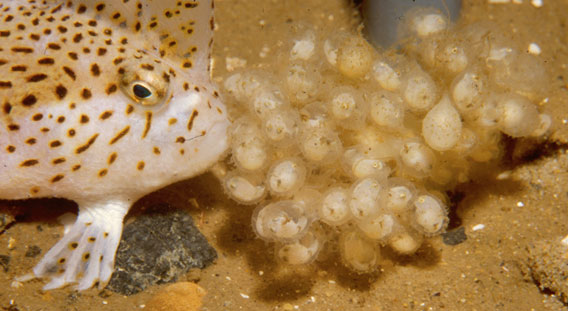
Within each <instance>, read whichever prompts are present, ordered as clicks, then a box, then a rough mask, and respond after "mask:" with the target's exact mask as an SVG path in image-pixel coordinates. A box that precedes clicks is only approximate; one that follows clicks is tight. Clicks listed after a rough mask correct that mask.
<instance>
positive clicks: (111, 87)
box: [105, 83, 118, 95]
mask: <svg viewBox="0 0 568 311" xmlns="http://www.w3.org/2000/svg"><path fill="white" fill-rule="evenodd" d="M116 90H118V87H117V86H116V84H114V83H112V84H110V85H109V86H107V88H106V90H105V92H106V93H107V95H110V94H112V93H114V92H116Z"/></svg>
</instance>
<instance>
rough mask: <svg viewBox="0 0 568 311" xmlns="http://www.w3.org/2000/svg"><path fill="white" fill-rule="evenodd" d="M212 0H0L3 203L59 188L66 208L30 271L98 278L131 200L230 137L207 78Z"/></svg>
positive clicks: (56, 280) (195, 168) (107, 271)
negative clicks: (60, 226) (55, 236)
mask: <svg viewBox="0 0 568 311" xmlns="http://www.w3.org/2000/svg"><path fill="white" fill-rule="evenodd" d="M213 10H214V3H213V1H212V0H144V1H136V0H65V1H61V0H57V1H55V0H41V1H40V0H4V1H2V2H1V3H0V176H1V178H0V199H4V200H23V199H30V198H44V197H56V198H66V199H70V200H73V201H75V202H76V203H77V205H78V215H77V218H76V220H75V222H74V224H72V226H71V227H70V229H69V230H68V231H67V232H66V233H65V234H64V235H63V237H62V238H61V239H60V240H59V241H58V242H57V243H56V244H55V245H54V246H53V247H52V248H51V249H50V250H49V251H48V252H47V253H46V254H45V255H44V257H43V258H42V259H41V260H40V261H39V263H38V264H37V265H36V266H35V267H34V268H33V273H30V274H29V275H28V277H30V278H48V281H49V282H47V284H45V286H44V289H45V290H49V289H55V288H60V287H63V286H67V285H70V284H73V286H75V287H76V289H78V290H85V289H88V288H91V287H93V286H94V285H95V284H98V285H99V288H102V287H103V286H104V285H105V284H106V283H107V282H108V281H109V279H110V277H111V275H112V272H113V266H114V258H115V252H116V249H117V247H118V244H119V241H120V237H121V234H122V227H123V219H124V217H125V215H126V214H127V212H128V210H129V208H130V207H131V206H132V204H133V203H134V202H135V201H136V200H137V199H139V198H141V197H142V196H144V195H146V194H148V193H150V192H152V191H155V190H157V189H159V188H162V187H164V186H166V185H168V184H171V183H174V182H177V181H180V180H183V179H187V178H190V177H193V176H196V175H198V174H201V173H203V172H205V171H206V170H207V169H208V168H210V166H211V165H213V164H214V163H215V162H216V161H218V160H219V159H220V158H221V157H222V156H223V155H224V153H225V152H226V150H227V147H228V142H227V128H228V126H229V124H230V122H229V119H228V116H227V111H226V109H225V106H224V104H223V102H222V99H221V97H220V95H219V92H218V89H217V88H216V86H215V84H214V83H213V82H212V80H211V47H212V37H213V28H214V20H213Z"/></svg>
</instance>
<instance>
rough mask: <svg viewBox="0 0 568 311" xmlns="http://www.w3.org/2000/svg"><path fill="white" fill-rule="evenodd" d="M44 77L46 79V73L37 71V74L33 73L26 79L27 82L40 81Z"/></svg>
mask: <svg viewBox="0 0 568 311" xmlns="http://www.w3.org/2000/svg"><path fill="white" fill-rule="evenodd" d="M45 79H47V75H46V74H43V73H38V74H35V75H32V76H29V77H28V79H27V81H28V82H40V81H43V80H45Z"/></svg>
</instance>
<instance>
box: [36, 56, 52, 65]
mask: <svg viewBox="0 0 568 311" xmlns="http://www.w3.org/2000/svg"><path fill="white" fill-rule="evenodd" d="M37 63H38V64H40V65H53V64H55V59H53V58H51V57H44V58H40V59H39V60H38V61H37Z"/></svg>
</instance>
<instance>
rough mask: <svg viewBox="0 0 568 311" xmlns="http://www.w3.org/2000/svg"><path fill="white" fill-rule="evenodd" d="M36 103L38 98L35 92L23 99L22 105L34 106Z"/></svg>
mask: <svg viewBox="0 0 568 311" xmlns="http://www.w3.org/2000/svg"><path fill="white" fill-rule="evenodd" d="M35 103H37V98H36V97H35V95H33V94H30V95H28V96H26V97H24V99H22V105H24V106H26V107H30V106H33V105H35Z"/></svg>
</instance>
